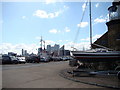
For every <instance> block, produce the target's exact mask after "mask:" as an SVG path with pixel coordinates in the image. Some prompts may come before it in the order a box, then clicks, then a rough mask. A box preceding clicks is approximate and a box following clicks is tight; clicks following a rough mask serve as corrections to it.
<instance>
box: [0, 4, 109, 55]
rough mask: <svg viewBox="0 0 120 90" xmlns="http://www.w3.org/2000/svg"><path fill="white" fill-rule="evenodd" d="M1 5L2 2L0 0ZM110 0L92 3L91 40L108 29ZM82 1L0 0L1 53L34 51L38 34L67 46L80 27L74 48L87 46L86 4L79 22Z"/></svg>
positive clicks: (87, 17)
mask: <svg viewBox="0 0 120 90" xmlns="http://www.w3.org/2000/svg"><path fill="white" fill-rule="evenodd" d="M0 5H1V3H0ZM109 6H111V2H92V24H93V25H92V26H93V41H94V40H96V39H97V38H99V37H100V36H101V35H102V34H104V33H105V32H106V31H107V26H106V24H105V23H106V22H107V20H108V10H107V9H108V7H109ZM84 8H85V2H52V3H46V2H2V18H0V23H2V43H1V45H2V47H3V50H2V51H3V53H6V52H8V51H14V52H17V53H21V49H22V48H24V49H27V50H28V51H29V52H37V50H36V49H37V48H38V47H39V46H40V43H39V41H40V37H41V36H42V37H43V39H44V40H45V41H46V45H47V44H51V45H54V44H55V43H56V44H60V45H61V46H62V45H65V47H66V49H70V47H71V46H72V45H73V42H74V39H75V35H76V33H77V30H78V28H80V29H79V36H78V38H77V42H76V44H75V46H76V48H78V49H81V48H83V47H84V48H86V49H87V48H88V46H89V7H88V6H87V7H86V10H85V16H84V19H83V21H82V23H81V25H80V21H81V17H82V13H83V11H84Z"/></svg>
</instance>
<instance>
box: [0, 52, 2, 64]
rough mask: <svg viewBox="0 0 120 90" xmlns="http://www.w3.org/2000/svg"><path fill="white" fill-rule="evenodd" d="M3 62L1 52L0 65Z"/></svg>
mask: <svg viewBox="0 0 120 90" xmlns="http://www.w3.org/2000/svg"><path fill="white" fill-rule="evenodd" d="M1 64H2V54H0V65H1Z"/></svg>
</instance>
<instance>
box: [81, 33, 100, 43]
mask: <svg viewBox="0 0 120 90" xmlns="http://www.w3.org/2000/svg"><path fill="white" fill-rule="evenodd" d="M101 36H102V35H101V34H99V35H98V34H96V35H95V36H93V37H92V40H93V42H94V41H96V40H97V39H98V38H100V37H101ZM81 41H84V42H85V41H86V42H90V38H89V37H87V38H85V39H81Z"/></svg>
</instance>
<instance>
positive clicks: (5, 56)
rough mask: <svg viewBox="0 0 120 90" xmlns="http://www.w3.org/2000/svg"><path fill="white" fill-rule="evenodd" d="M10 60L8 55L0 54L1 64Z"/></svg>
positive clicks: (8, 62)
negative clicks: (0, 56) (0, 55)
mask: <svg viewBox="0 0 120 90" xmlns="http://www.w3.org/2000/svg"><path fill="white" fill-rule="evenodd" d="M11 63H12V60H11V58H10V56H8V55H2V64H11Z"/></svg>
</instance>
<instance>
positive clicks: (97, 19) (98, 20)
mask: <svg viewBox="0 0 120 90" xmlns="http://www.w3.org/2000/svg"><path fill="white" fill-rule="evenodd" d="M94 22H95V23H103V22H106V19H104V18H96V19H95V20H94Z"/></svg>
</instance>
